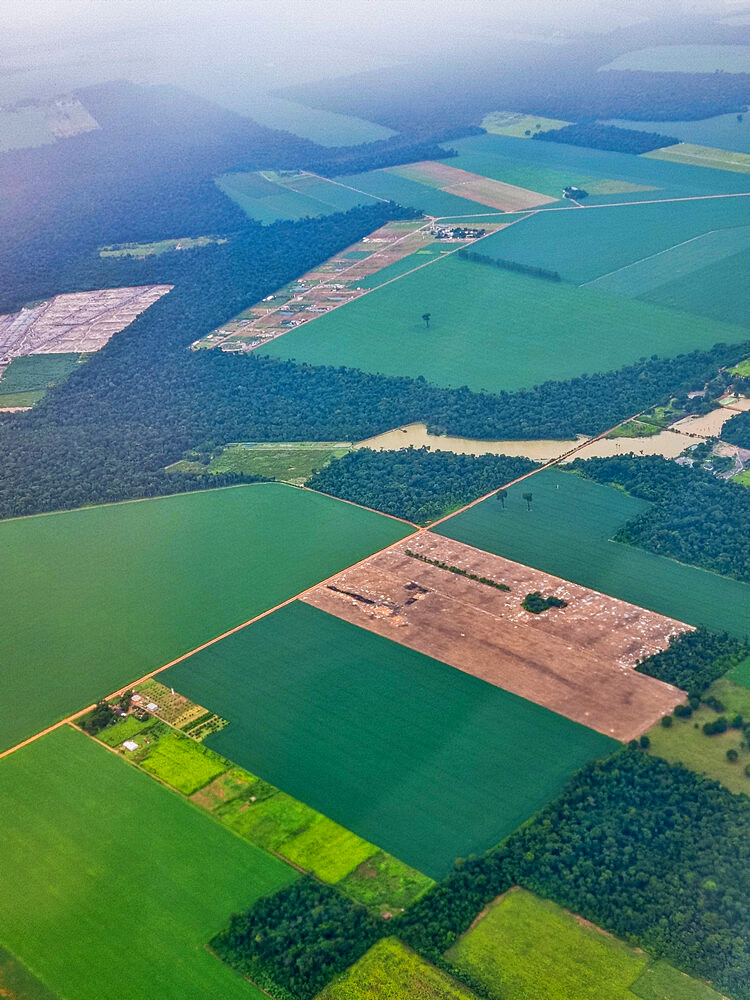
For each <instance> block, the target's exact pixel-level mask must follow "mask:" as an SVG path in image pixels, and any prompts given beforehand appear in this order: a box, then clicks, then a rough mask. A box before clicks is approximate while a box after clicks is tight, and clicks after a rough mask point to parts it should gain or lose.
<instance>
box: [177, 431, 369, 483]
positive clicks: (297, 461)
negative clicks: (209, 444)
mask: <svg viewBox="0 0 750 1000" xmlns="http://www.w3.org/2000/svg"><path fill="white" fill-rule="evenodd" d="M350 450H351V445H350V444H348V443H347V442H345V441H341V442H335V441H330V442H326V441H290V442H281V443H277V442H266V443H263V444H255V443H252V442H238V443H236V444H228V445H226V447H224V448H222V449H221V451H220V452H219V453H218V454H216V455H214V456H213V457H212V458H211V461H210V462H209V463H208V465H201V464H200V463H197V462H185V461H182V462H176V463H175V464H174V465H170V466H168V468H167V471H168V472H169V471H175V472H177V471H185V472H188V471H196V472H197V471H200V472H212V473H223V472H238V473H241V474H243V475H249V476H264V477H265V478H266V479H277V480H279V481H281V482H284V483H292V484H293V485H294V486H301V485H302V484H303V483H305V482H306V481H307V480H308V479H309V478H310V476H312V475H313V473H315V472H319V471H320V470H321V469H322V468H324V467H325V466H326V465H328V464H329V463H330V462H332V461H333V460H334V459H335V458H341V457H342V456H343V455H346V454H347V452H349V451H350Z"/></svg>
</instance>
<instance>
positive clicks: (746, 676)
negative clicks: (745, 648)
mask: <svg viewBox="0 0 750 1000" xmlns="http://www.w3.org/2000/svg"><path fill="white" fill-rule="evenodd" d="M729 676H730V679H731V680H733V681H734V682H735V684H741V685H742V687H745V688H748V690H750V659H748V660H745V661H744V662H743V663H740V664H738V665H737V666H736V667H735V668H734V669H733V670H732V672H731V674H730V675H729ZM748 718H750V712H748Z"/></svg>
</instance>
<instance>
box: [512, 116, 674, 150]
mask: <svg viewBox="0 0 750 1000" xmlns="http://www.w3.org/2000/svg"><path fill="white" fill-rule="evenodd" d="M531 138H532V139H541V140H542V141H544V142H563V143H568V144H569V145H571V146H588V147H589V148H591V149H609V150H611V151H612V152H615V153H634V154H635V155H636V156H637V155H638V154H640V153H649V152H651V150H652V149H661V148H662V146H674V145H675V144H676V143H678V142H679V141H680V140H679V139H675V137H674V136H670V135H661V134H660V133H659V132H642V131H640V130H639V129H629V128H617V126H616V125H600V124H598V123H597V122H585V123H582V124H580V125H566V126H565V127H564V128H558V129H550V130H549V131H546V132H535V133H534V134H533V135H532V137H531Z"/></svg>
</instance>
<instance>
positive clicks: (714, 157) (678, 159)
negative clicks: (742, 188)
mask: <svg viewBox="0 0 750 1000" xmlns="http://www.w3.org/2000/svg"><path fill="white" fill-rule="evenodd" d="M644 156H650V157H651V158H652V159H654V160H671V161H672V162H673V163H689V164H691V165H692V166H694V167H711V168H712V169H714V170H731V171H733V172H735V173H738V174H750V153H734V152H731V151H729V150H726V149H713V148H712V147H711V146H695V145H693V144H692V143H689V142H680V143H678V144H677V145H676V146H665V147H664V149H654V150H653V151H652V152H650V153H644Z"/></svg>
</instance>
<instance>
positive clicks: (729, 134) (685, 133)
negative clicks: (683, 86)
mask: <svg viewBox="0 0 750 1000" xmlns="http://www.w3.org/2000/svg"><path fill="white" fill-rule="evenodd" d="M738 119H739V120H738ZM603 124H605V125H617V126H618V127H619V128H634V129H636V130H638V131H639V132H659V133H661V135H673V136H676V137H677V138H679V139H681V140H682V141H683V142H692V143H695V145H696V146H710V147H712V148H713V149H729V150H735V149H736V150H738V151H739V152H741V153H750V115H737V114H736V113H735V114H728V115H716V116H715V117H714V118H703V119H701V120H699V121H677V122H635V121H625V120H618V119H613V120H612V121H608V122H604V123H603Z"/></svg>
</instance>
